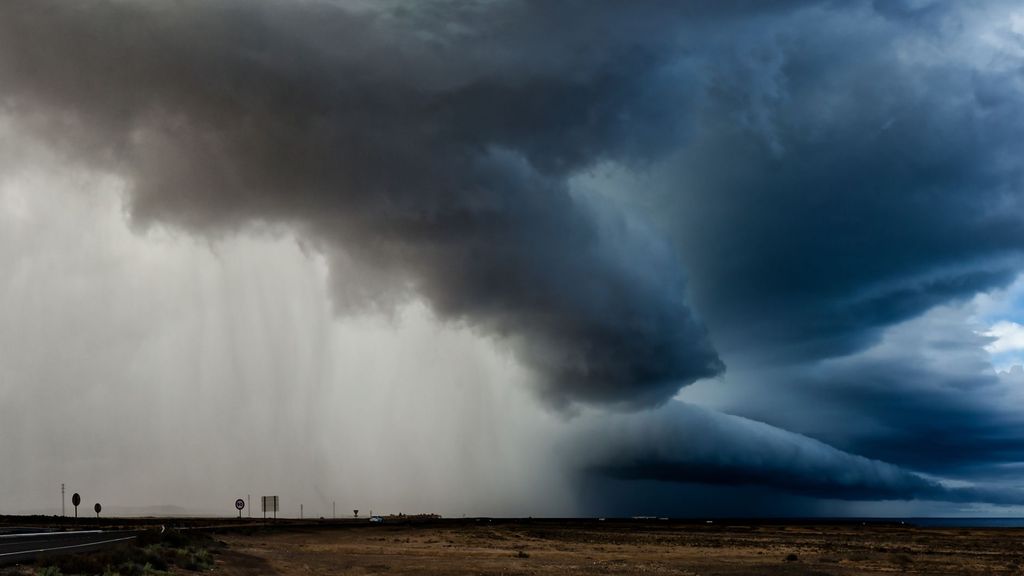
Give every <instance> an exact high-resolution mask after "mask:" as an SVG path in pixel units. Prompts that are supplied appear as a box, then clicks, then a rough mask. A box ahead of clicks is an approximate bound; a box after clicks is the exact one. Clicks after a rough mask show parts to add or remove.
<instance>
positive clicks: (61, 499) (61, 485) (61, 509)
mask: <svg viewBox="0 0 1024 576" xmlns="http://www.w3.org/2000/svg"><path fill="white" fill-rule="evenodd" d="M60 516H61V518H63V517H64V483H63V482H61V483H60Z"/></svg>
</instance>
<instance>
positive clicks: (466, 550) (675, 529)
mask: <svg viewBox="0 0 1024 576" xmlns="http://www.w3.org/2000/svg"><path fill="white" fill-rule="evenodd" d="M217 538H219V539H221V540H222V541H223V542H225V543H227V547H226V548H224V549H223V550H222V551H221V552H220V553H219V554H218V555H217V560H216V568H215V573H218V574H224V575H226V576H243V575H244V576H248V575H255V574H280V575H285V576H293V575H300V574H302V575H308V574H356V575H358V574H394V575H412V574H417V575H440V574H445V575H499V574H507V575H512V574H535V575H547V574H551V575H554V574H655V575H656V574H687V575H698V574H699V575H706V576H711V575H738V574H755V575H757V574H766V575H771V574H793V575H833V574H834V575H852V574H869V575H874V574H927V575H943V574H951V575H952V574H956V575H967V574H977V575H989V574H1024V530H1018V529H948V528H942V529H940V528H915V527H911V526H900V525H898V524H897V525H878V524H867V525H860V524H857V523H850V524H837V525H802V524H795V525H781V524H751V525H719V524H710V525H709V524H675V523H667V522H666V523H658V522H627V521H616V522H611V521H609V522H596V521H595V522H556V521H533V522H499V521H494V522H489V521H486V520H481V521H479V522H452V523H445V522H438V523H428V524H425V525H416V524H392V525H388V524H382V525H379V526H372V527H369V526H366V527H350V528H331V529H315V528H289V529H285V530H273V531H254V532H252V533H249V534H243V533H224V534H219V535H218V536H217Z"/></svg>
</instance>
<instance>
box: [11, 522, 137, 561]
mask: <svg viewBox="0 0 1024 576" xmlns="http://www.w3.org/2000/svg"><path fill="white" fill-rule="evenodd" d="M137 534H138V533H137V532H104V531H102V530H90V531H86V532H43V533H35V534H11V535H4V536H0V565H4V564H19V563H23V562H29V561H31V560H34V559H35V558H38V557H40V556H49V555H54V554H73V553H76V552H89V551H91V550H98V549H100V548H104V547H106V546H114V545H116V544H121V543H123V542H130V541H132V540H134V539H135V537H136V535H137Z"/></svg>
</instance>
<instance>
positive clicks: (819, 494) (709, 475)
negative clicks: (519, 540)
mask: <svg viewBox="0 0 1024 576" xmlns="http://www.w3.org/2000/svg"><path fill="white" fill-rule="evenodd" d="M584 430H585V433H584V435H583V436H582V437H581V438H580V439H579V442H578V444H577V445H576V448H577V450H578V451H579V453H578V454H577V455H576V456H575V457H576V458H577V459H578V463H579V465H580V466H581V467H582V468H583V469H585V470H586V471H587V472H588V473H589V474H595V475H597V476H599V477H605V478H614V479H626V480H655V481H661V482H669V483H686V484H711V485H728V486H762V487H768V488H772V489H776V490H780V491H783V492H786V493H790V494H794V495H798V496H810V497H816V498H829V499H839V500H934V501H944V502H988V503H997V504H1021V503H1024V493H1022V492H1021V491H1020V490H1018V489H1012V488H1011V489H1007V488H1006V487H1000V486H956V487H953V486H949V485H945V484H943V483H940V482H939V481H937V480H935V479H932V478H928V477H926V476H922V475H921V474H918V473H915V472H912V471H910V470H907V469H905V468H901V467H898V466H894V465H892V464H888V463H885V462H882V461H879V460H872V459H869V458H865V457H863V456H857V455H854V454H850V453H848V452H843V451H841V450H838V449H836V448H833V447H831V446H829V445H827V444H824V443H822V442H819V441H817V440H814V439H811V438H808V437H806V436H801V435H799V434H794V433H792V432H788V431H785V430H782V429H780V428H775V427H773V426H769V425H767V424H764V423H761V422H756V421H753V420H748V419H745V418H741V417H738V416H730V415H726V414H721V413H718V412H713V411H710V410H706V409H702V408H698V407H695V406H690V405H686V404H683V403H679V402H670V403H669V404H667V405H666V406H664V407H662V408H660V409H658V410H657V411H655V412H651V413H649V414H648V415H646V416H645V417H643V418H636V417H633V416H623V417H613V418H611V419H606V420H602V421H601V422H600V423H594V422H591V423H590V425H589V426H587V427H584ZM580 447H582V449H580ZM752 511H753V510H752Z"/></svg>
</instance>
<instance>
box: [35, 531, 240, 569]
mask: <svg viewBox="0 0 1024 576" xmlns="http://www.w3.org/2000/svg"><path fill="white" fill-rule="evenodd" d="M221 546H223V544H222V543H219V542H217V541H215V540H214V539H213V538H211V537H210V536H207V535H205V534H197V533H189V534H183V533H181V532H177V531H174V530H168V531H166V532H164V533H163V534H159V533H156V532H155V531H153V532H147V533H145V534H143V535H141V536H139V537H138V538H137V539H136V541H135V542H133V543H131V544H124V545H121V546H117V547H114V548H107V549H104V550H100V551H96V552H91V553H85V554H72V555H68V556H57V557H53V558H43V559H41V560H39V564H38V565H39V569H38V570H37V571H36V576H65V575H67V576H161V575H164V574H167V572H168V571H169V570H171V569H172V568H174V567H178V568H183V569H185V570H191V571H194V572H198V571H203V570H209V569H210V568H213V565H214V556H213V554H214V552H215V550H216V549H217V548H218V547H221Z"/></svg>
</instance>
